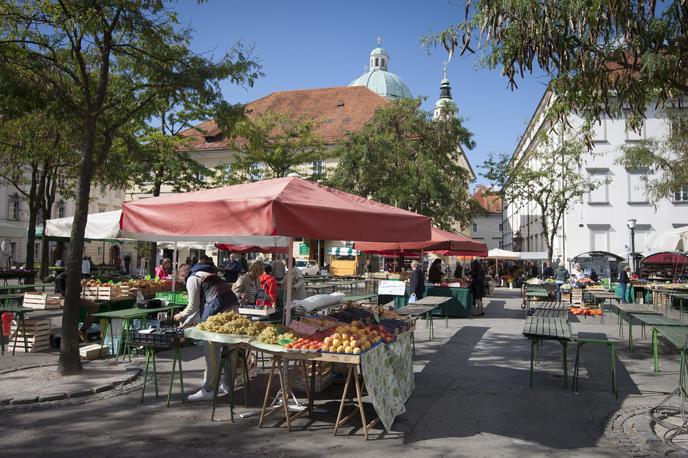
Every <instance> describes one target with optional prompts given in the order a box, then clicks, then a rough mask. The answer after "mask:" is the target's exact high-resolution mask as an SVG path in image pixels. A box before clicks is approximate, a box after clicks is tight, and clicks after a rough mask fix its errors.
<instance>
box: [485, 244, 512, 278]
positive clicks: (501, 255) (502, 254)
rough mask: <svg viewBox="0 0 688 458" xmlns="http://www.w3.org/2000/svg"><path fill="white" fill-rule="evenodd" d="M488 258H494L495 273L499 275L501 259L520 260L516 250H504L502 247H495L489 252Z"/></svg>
mask: <svg viewBox="0 0 688 458" xmlns="http://www.w3.org/2000/svg"><path fill="white" fill-rule="evenodd" d="M487 259H494V261H495V275H496V276H497V277H498V276H499V260H500V259H501V260H505V261H518V260H519V259H520V257H519V254H518V253H516V252H514V251H509V250H502V249H501V248H493V249H491V250H490V251H488V252H487Z"/></svg>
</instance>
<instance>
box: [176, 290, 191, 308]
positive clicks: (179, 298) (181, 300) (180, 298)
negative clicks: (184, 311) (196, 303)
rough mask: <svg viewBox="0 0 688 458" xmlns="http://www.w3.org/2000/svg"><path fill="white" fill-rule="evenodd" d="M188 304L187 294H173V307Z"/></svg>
mask: <svg viewBox="0 0 688 458" xmlns="http://www.w3.org/2000/svg"><path fill="white" fill-rule="evenodd" d="M188 303H189V293H187V292H181V293H175V296H174V304H175V305H186V304H188Z"/></svg>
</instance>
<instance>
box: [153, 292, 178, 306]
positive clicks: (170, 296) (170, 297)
mask: <svg viewBox="0 0 688 458" xmlns="http://www.w3.org/2000/svg"><path fill="white" fill-rule="evenodd" d="M176 296H177V293H173V292H172V291H160V292H157V293H155V298H156V299H165V300H166V301H167V302H168V303H170V304H171V303H173V302H174V299H175V297H176Z"/></svg>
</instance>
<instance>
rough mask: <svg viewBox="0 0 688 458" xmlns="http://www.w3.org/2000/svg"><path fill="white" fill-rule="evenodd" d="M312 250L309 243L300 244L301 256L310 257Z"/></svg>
mask: <svg viewBox="0 0 688 458" xmlns="http://www.w3.org/2000/svg"><path fill="white" fill-rule="evenodd" d="M309 252H310V248H309V246H308V244H307V243H299V256H308V253H309Z"/></svg>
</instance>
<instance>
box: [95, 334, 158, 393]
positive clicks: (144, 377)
mask: <svg viewBox="0 0 688 458" xmlns="http://www.w3.org/2000/svg"><path fill="white" fill-rule="evenodd" d="M105 332H106V334H107V327H106V328H105ZM101 348H102V347H101ZM145 348H146V368H145V369H144V370H143V387H142V388H141V404H143V398H144V396H145V395H146V383H147V382H148V368H149V367H150V360H151V353H150V350H149V348H148V346H146V347H145Z"/></svg>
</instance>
